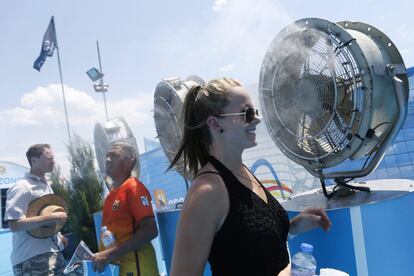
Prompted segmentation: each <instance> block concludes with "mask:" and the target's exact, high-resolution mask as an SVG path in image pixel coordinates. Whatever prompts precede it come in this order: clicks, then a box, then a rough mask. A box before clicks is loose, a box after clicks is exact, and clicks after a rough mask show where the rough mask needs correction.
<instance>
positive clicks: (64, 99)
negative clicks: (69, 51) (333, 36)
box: [52, 16, 72, 146]
mask: <svg viewBox="0 0 414 276" xmlns="http://www.w3.org/2000/svg"><path fill="white" fill-rule="evenodd" d="M52 21H53V26H54V28H53V29H54V31H55V38H56V51H57V58H58V65H59V76H60V85H61V88H62V96H63V106H64V109H65V117H66V130H67V132H68V139H69V145H70V146H71V145H72V139H71V135H70V128H69V118H68V110H67V108H66V97H65V88H64V86H63V77H62V67H61V65H60V54H59V44H58V43H57V35H56V25H55V19H54V17H53V16H52Z"/></svg>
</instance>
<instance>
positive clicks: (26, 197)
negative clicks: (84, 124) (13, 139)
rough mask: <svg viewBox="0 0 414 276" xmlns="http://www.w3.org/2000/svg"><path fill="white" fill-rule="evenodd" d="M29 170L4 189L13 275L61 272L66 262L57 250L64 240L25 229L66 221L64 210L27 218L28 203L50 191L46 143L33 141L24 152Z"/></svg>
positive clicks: (51, 163)
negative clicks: (47, 178)
mask: <svg viewBox="0 0 414 276" xmlns="http://www.w3.org/2000/svg"><path fill="white" fill-rule="evenodd" d="M26 156H27V160H28V161H29V164H30V172H29V173H26V175H25V176H24V178H23V179H21V180H20V181H18V182H17V183H16V184H15V185H14V186H13V187H11V188H10V189H9V190H8V192H7V201H6V212H5V220H6V221H8V222H9V227H10V230H11V231H12V232H13V250H12V253H11V262H12V265H13V272H14V275H16V276H20V275H27V274H28V275H63V269H64V265H65V261H64V259H63V255H62V253H61V252H60V250H59V247H60V244H61V243H63V244H67V239H66V238H64V237H63V236H62V235H60V234H54V235H53V236H51V237H49V238H44V239H41V238H36V237H33V236H31V235H30V234H29V233H28V232H27V231H29V230H32V229H35V228H39V227H41V226H45V225H54V224H57V223H65V221H66V218H67V215H66V213H65V212H56V213H52V214H50V215H45V216H34V217H26V214H27V208H28V206H29V204H30V203H31V202H32V201H33V200H35V199H37V198H39V197H41V196H44V195H47V194H53V190H52V188H51V187H50V185H49V184H48V183H47V182H46V178H45V173H48V172H51V171H52V170H53V167H54V164H55V162H54V159H53V158H54V156H53V151H52V149H51V148H50V145H48V144H36V145H33V146H31V147H30V148H29V149H28V151H27V152H26Z"/></svg>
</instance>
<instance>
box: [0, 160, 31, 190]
mask: <svg viewBox="0 0 414 276" xmlns="http://www.w3.org/2000/svg"><path fill="white" fill-rule="evenodd" d="M28 171H29V168H27V167H24V166H21V165H18V164H15V163H12V162H7V161H0V189H4V188H10V187H11V186H13V185H14V184H16V183H17V181H19V180H20V179H22V178H23V177H24V174H25V173H27V172H28Z"/></svg>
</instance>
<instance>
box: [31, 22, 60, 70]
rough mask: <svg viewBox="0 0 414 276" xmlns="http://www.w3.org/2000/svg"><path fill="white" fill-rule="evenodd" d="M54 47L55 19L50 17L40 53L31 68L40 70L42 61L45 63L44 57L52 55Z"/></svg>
mask: <svg viewBox="0 0 414 276" xmlns="http://www.w3.org/2000/svg"><path fill="white" fill-rule="evenodd" d="M56 47H57V41H56V30H55V21H54V19H53V17H52V19H50V23H49V26H48V27H47V30H46V32H45V34H44V36H43V41H42V48H41V51H40V55H39V57H38V58H37V59H36V60H35V62H34V64H33V68H34V69H36V70H37V71H39V72H40V68H42V65H43V63H45V61H46V57H51V56H53V52H54V51H55V48H56Z"/></svg>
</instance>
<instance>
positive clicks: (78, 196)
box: [63, 135, 103, 252]
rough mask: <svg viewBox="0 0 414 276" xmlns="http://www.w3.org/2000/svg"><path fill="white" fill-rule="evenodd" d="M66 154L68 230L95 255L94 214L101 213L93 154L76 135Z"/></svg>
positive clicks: (99, 192)
mask: <svg viewBox="0 0 414 276" xmlns="http://www.w3.org/2000/svg"><path fill="white" fill-rule="evenodd" d="M68 151H69V161H70V163H71V169H70V180H69V181H68V185H67V190H68V205H69V224H70V226H69V228H70V229H71V231H73V232H74V233H75V235H77V237H78V238H79V239H81V240H83V241H84V242H85V243H86V244H87V245H88V246H89V248H90V249H91V250H92V252H96V251H97V250H98V246H97V243H96V238H95V237H96V236H95V224H94V220H93V213H96V212H98V211H100V210H101V209H102V204H103V200H102V198H103V187H102V184H101V183H100V182H99V180H98V176H97V174H96V170H95V166H94V153H93V150H92V147H91V145H90V144H88V143H87V142H86V141H84V140H82V138H81V137H80V136H78V135H74V137H73V138H72V143H71V145H70V146H68ZM63 189H65V188H63Z"/></svg>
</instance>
